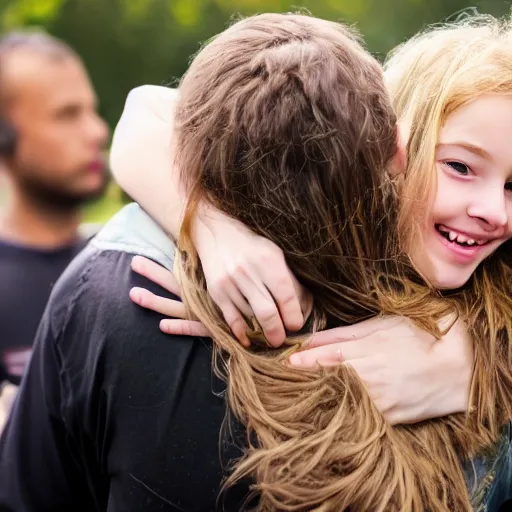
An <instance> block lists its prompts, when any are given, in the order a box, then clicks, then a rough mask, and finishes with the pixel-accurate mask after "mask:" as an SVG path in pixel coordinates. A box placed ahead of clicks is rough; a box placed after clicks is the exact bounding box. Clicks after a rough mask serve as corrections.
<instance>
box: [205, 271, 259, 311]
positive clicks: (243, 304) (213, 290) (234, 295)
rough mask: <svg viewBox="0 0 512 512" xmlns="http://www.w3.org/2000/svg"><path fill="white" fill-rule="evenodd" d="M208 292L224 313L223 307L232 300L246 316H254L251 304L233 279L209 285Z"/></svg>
mask: <svg viewBox="0 0 512 512" xmlns="http://www.w3.org/2000/svg"><path fill="white" fill-rule="evenodd" d="M208 292H209V294H210V296H211V298H212V299H213V301H214V302H215V304H217V306H218V307H219V308H220V310H221V311H222V313H223V314H224V310H223V308H225V307H226V304H227V303H228V302H231V303H233V304H234V306H235V307H236V308H237V309H238V311H240V312H241V313H242V314H243V315H245V317H246V318H251V317H252V316H254V313H253V311H252V309H251V306H250V305H249V303H248V302H247V301H246V300H245V298H244V296H243V295H242V294H241V293H240V290H239V289H238V287H237V286H236V284H235V283H234V282H233V281H232V280H231V279H226V280H224V281H223V283H222V285H218V286H215V285H213V286H211V287H210V286H208Z"/></svg>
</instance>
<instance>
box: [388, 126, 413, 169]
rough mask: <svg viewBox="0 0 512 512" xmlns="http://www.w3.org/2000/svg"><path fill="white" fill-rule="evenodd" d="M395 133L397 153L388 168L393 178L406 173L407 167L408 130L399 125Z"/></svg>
mask: <svg viewBox="0 0 512 512" xmlns="http://www.w3.org/2000/svg"><path fill="white" fill-rule="evenodd" d="M395 132H396V135H395V140H396V151H395V155H394V156H393V158H392V160H391V162H390V164H389V167H388V173H389V175H390V176H391V177H392V178H396V177H397V176H399V175H400V174H402V173H404V172H405V168H406V166H407V139H408V130H406V129H404V127H403V125H402V124H400V123H397V125H396V127H395Z"/></svg>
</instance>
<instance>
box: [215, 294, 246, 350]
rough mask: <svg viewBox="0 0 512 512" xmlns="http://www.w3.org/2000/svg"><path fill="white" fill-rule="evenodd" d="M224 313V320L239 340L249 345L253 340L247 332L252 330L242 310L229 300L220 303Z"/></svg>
mask: <svg viewBox="0 0 512 512" xmlns="http://www.w3.org/2000/svg"><path fill="white" fill-rule="evenodd" d="M219 307H220V308H221V310H222V313H223V315H224V320H225V321H226V323H227V324H228V325H229V328H230V329H231V332H232V333H233V334H234V336H235V337H236V338H237V339H238V341H239V342H240V343H241V344H242V345H243V346H244V347H249V346H250V345H251V342H250V341H249V338H248V337H247V332H248V331H249V330H250V329H249V326H248V325H247V322H246V321H245V320H244V319H243V317H242V315H241V314H240V311H238V309H237V308H236V307H235V306H234V305H233V304H232V303H231V302H229V300H227V301H225V302H223V303H222V306H221V305H220V304H219Z"/></svg>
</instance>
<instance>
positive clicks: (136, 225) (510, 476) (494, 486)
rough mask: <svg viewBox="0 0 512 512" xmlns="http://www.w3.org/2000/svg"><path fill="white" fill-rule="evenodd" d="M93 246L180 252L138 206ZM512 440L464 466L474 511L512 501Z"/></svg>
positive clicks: (490, 510) (166, 256) (158, 257)
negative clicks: (176, 250)
mask: <svg viewBox="0 0 512 512" xmlns="http://www.w3.org/2000/svg"><path fill="white" fill-rule="evenodd" d="M90 245H91V246H92V247H95V248H97V249H100V250H114V251H123V252H128V253H131V254H138V255H141V256H146V257H147V258H150V259H152V260H154V261H156V262H158V263H160V264H161V265H162V266H164V267H166V268H167V269H169V270H172V267H173V261H174V252H175V249H176V247H175V245H174V243H173V242H172V241H171V239H170V238H169V237H168V236H167V235H166V233H165V232H164V231H163V230H162V229H161V228H160V227H159V226H158V225H157V224H156V223H155V221H153V220H152V219H151V217H149V215H147V214H146V213H145V212H144V211H143V210H142V209H141V208H140V207H139V206H138V205H137V204H135V203H132V204H130V205H128V206H125V207H124V208H123V209H122V210H121V211H120V212H119V213H117V214H116V215H115V216H114V217H113V218H112V219H111V220H110V221H109V222H108V223H107V224H106V225H105V226H104V227H103V229H102V230H101V231H100V232H99V233H98V234H97V235H96V237H95V238H93V240H92V241H91V242H90ZM511 440H512V426H511V425H510V424H509V425H508V426H506V427H505V428H504V430H503V435H502V437H501V439H500V440H499V441H498V443H496V446H495V447H493V449H490V450H486V451H485V453H484V454H482V455H480V456H478V457H475V459H474V460H472V461H470V462H469V463H466V464H464V474H465V477H466V482H467V485H468V490H469V493H470V496H471V500H472V505H473V510H474V511H476V512H498V511H499V510H500V507H501V506H502V505H503V503H504V502H505V501H507V500H511V499H512V492H511V491H512V451H511ZM502 510H504V509H502ZM511 510H512V505H511ZM454 512H459V511H454ZM461 512H462V511H461Z"/></svg>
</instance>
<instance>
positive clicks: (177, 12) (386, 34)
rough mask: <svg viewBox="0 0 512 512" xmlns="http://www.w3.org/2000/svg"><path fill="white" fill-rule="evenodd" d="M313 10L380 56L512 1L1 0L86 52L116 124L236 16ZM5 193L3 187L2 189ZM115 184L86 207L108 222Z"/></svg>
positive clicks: (13, 23) (10, 14) (12, 17)
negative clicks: (131, 100)
mask: <svg viewBox="0 0 512 512" xmlns="http://www.w3.org/2000/svg"><path fill="white" fill-rule="evenodd" d="M297 8H299V9H307V10H308V11H309V12H311V13H312V14H313V15H315V16H319V17H322V18H326V19H331V20H343V21H345V22H349V23H351V24H353V25H355V26H356V27H357V28H358V29H359V30H360V32H361V33H362V34H363V36H364V38H365V40H366V42H367V45H368V48H369V49H370V51H372V52H373V53H374V54H375V55H377V56H378V57H379V58H381V59H382V58H384V56H385V55H386V53H387V52H388V51H389V50H390V49H391V48H393V47H394V46H395V45H397V44H399V43H400V42H402V41H403V40H405V39H406V38H408V37H409V36H411V35H413V34H414V33H415V32H417V31H418V30H420V29H421V28H422V27H424V26H425V25H427V24H430V23H435V22H440V21H442V20H445V19H447V18H448V17H454V16H456V15H457V13H460V12H461V11H462V10H467V9H468V8H476V9H478V11H479V12H482V13H490V14H494V15H504V14H507V13H509V12H510V2H504V1H503V0H482V1H480V2H474V3H472V4H468V2H467V0H311V1H307V0H304V1H294V2H289V1H283V0H11V1H9V0H0V13H1V24H2V29H3V30H4V31H5V30H9V29H12V28H16V27H20V26H27V25H35V26H39V27H42V28H44V29H45V30H47V31H48V32H49V33H51V34H53V35H55V36H57V37H59V38H61V39H63V40H65V41H66V42H68V43H69V44H70V45H71V46H72V47H74V49H75V50H76V51H77V52H78V53H79V54H80V55H81V56H82V58H83V59H84V61H85V64H86V66H87V68H88V70H89V73H90V75H91V77H92V80H93V83H94V86H95V88H96V91H97V94H98V97H99V99H100V112H101V114H102V115H103V116H104V117H105V119H106V120H107V121H108V123H109V124H110V126H111V128H114V126H115V124H116V122H117V119H118V118H119V116H120V114H121V111H122V108H123V103H124V99H125V97H126V95H127V93H128V91H129V90H130V89H131V88H133V87H135V86H137V85H141V84H147V83H149V84H169V83H176V81H177V80H178V79H179V77H180V76H181V75H182V74H183V72H184V71H185V70H186V68H187V65H188V62H189V59H190V57H191V56H192V55H193V54H194V53H195V52H196V51H197V50H198V48H199V46H200V44H201V42H202V41H204V40H205V39H208V38H209V37H211V36H212V35H214V34H216V33H218V32H219V31H221V30H223V29H224V28H225V27H226V26H227V25H228V24H229V23H230V20H232V19H233V18H234V17H236V16H238V15H249V14H254V13H257V12H270V11H273V12H283V11H290V10H295V9H297ZM0 195H1V194H0ZM122 200H123V196H122V194H121V192H120V191H119V189H118V188H117V187H116V186H115V185H114V184H112V185H111V186H110V188H109V189H108V192H107V194H106V195H105V197H104V198H103V199H102V200H101V201H99V202H97V203H96V204H94V205H92V206H91V207H89V208H88V209H87V211H86V219H87V220H88V221H92V222H103V221H104V220H106V219H107V218H108V217H109V216H110V215H112V214H113V213H114V212H115V211H116V210H117V209H118V208H119V207H120V205H121V203H122Z"/></svg>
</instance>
